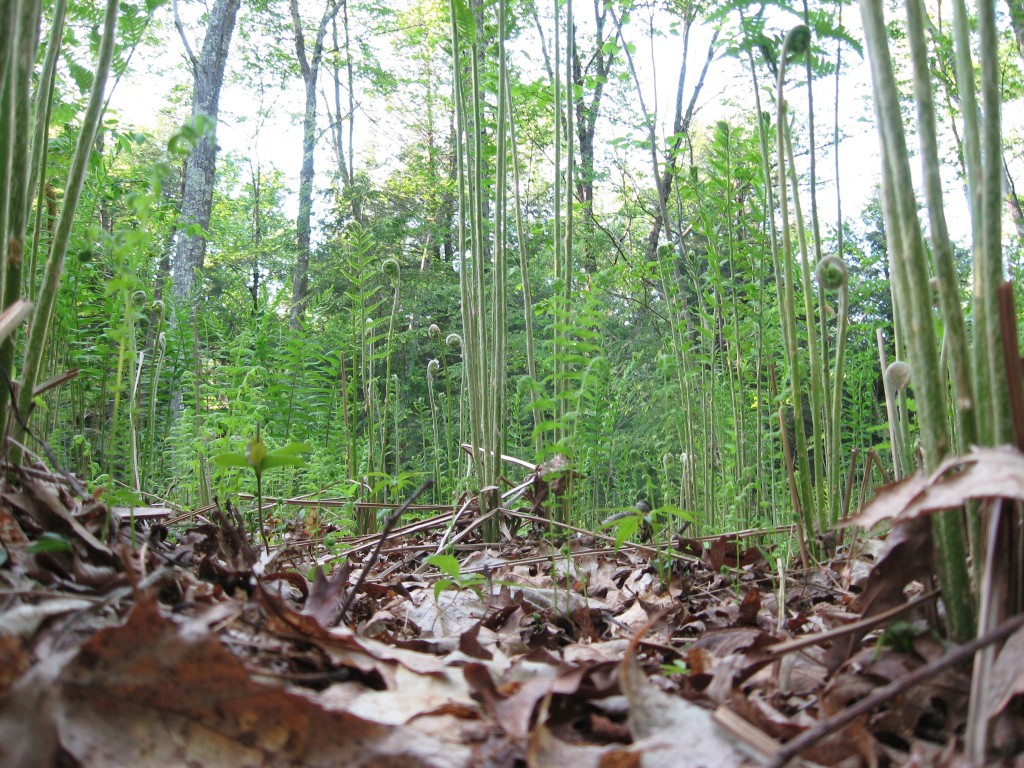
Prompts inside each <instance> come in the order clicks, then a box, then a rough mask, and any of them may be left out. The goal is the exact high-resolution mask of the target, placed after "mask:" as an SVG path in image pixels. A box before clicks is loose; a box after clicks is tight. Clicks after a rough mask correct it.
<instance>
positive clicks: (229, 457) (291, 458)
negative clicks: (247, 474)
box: [213, 424, 313, 554]
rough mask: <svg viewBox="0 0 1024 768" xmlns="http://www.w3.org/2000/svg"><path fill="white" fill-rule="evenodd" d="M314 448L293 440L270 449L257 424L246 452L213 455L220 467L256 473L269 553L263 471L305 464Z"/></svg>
mask: <svg viewBox="0 0 1024 768" xmlns="http://www.w3.org/2000/svg"><path fill="white" fill-rule="evenodd" d="M312 452H313V449H312V448H310V447H309V446H308V445H306V444H305V443H295V442H291V443H288V444H287V445H285V446H283V447H281V448H276V449H274V450H273V451H268V450H267V446H266V444H265V443H264V442H263V440H262V439H260V425H259V424H257V425H256V437H254V438H253V439H252V440H250V441H249V445H247V446H246V448H245V453H244V454H241V453H221V454H218V455H217V456H214V457H213V463H214V464H216V465H217V466H218V467H249V468H251V469H252V471H253V474H255V475H256V511H257V513H258V515H259V525H260V537H261V538H262V539H263V546H264V548H265V549H266V551H267V553H268V554H269V553H270V542H269V541H267V533H266V531H265V530H263V473H264V472H266V471H267V470H268V469H273V468H274V467H287V466H290V467H301V466H304V465H305V463H306V462H305V460H304V459H303V458H302V454H304V453H312Z"/></svg>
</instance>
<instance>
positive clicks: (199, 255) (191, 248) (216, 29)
mask: <svg viewBox="0 0 1024 768" xmlns="http://www.w3.org/2000/svg"><path fill="white" fill-rule="evenodd" d="M240 5H241V0H217V2H216V3H215V4H214V6H213V10H212V11H210V19H209V22H208V23H207V27H206V36H205V37H204V38H203V48H202V51H201V52H200V55H199V58H196V56H195V54H193V53H192V49H191V47H190V46H189V44H188V40H187V39H186V37H185V34H184V29H183V28H182V26H181V22H180V20H179V19H178V15H177V3H175V23H176V26H177V27H178V32H179V34H181V39H182V42H183V43H184V45H185V50H186V53H187V54H188V57H189V59H190V60H191V63H192V78H193V84H192V116H193V117H196V116H198V115H206V116H207V117H209V118H210V119H211V120H212V121H213V129H212V132H211V134H210V135H209V136H205V137H203V138H201V139H200V140H199V141H198V142H197V143H196V145H195V147H194V149H193V150H192V154H190V155H189V157H188V159H187V160H186V161H185V180H184V191H183V194H182V198H181V226H180V228H179V229H178V238H177V243H176V247H175V252H174V268H173V279H174V296H175V298H176V299H177V300H178V301H179V303H181V305H182V306H184V305H185V303H186V302H188V301H190V300H191V298H192V297H193V296H194V294H195V293H196V287H195V283H196V279H197V276H198V275H199V273H200V272H201V271H202V268H203V260H204V259H205V257H206V232H207V230H208V229H209V227H210V211H211V209H212V208H213V181H214V171H215V169H216V157H217V140H216V130H217V113H218V111H219V108H220V89H221V84H222V83H223V82H224V68H225V65H226V64H227V58H228V49H229V48H230V46H231V34H232V32H234V29H235V18H236V17H237V15H238V8H239V6H240Z"/></svg>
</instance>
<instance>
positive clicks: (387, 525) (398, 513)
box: [338, 477, 434, 624]
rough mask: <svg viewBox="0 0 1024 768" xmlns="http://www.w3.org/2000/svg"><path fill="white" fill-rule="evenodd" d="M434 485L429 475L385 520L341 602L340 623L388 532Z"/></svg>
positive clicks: (374, 560) (378, 553)
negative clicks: (352, 583)
mask: <svg viewBox="0 0 1024 768" xmlns="http://www.w3.org/2000/svg"><path fill="white" fill-rule="evenodd" d="M433 485H434V480H433V478H430V477H428V478H427V479H426V480H424V481H423V483H422V484H420V487H419V488H417V489H416V490H415V491H413V492H412V496H410V497H409V498H408V499H406V500H405V503H404V504H403V505H402V506H400V507H399V508H398V509H396V510H395V511H394V512H392V513H391V514H390V515H388V519H387V520H386V521H384V530H382V531H381V532H380V538H379V539H378V540H377V546H376V547H374V548H373V552H371V553H370V558H369V559H368V560H367V561H366V564H365V565H364V566H363V570H361V571H360V572H359V578H358V579H356V583H355V585H354V586H353V587H352V589H350V590H349V591H348V594H347V595H345V602H344V603H342V604H341V615H340V616H339V617H338V623H339V624H340V623H341V622H343V621H345V614H346V613H348V609H349V606H351V605H352V601H353V600H354V599H355V596H356V592H358V591H359V588H360V587H362V586H363V582H364V581H366V576H367V574H369V572H370V569H371V568H373V564H374V563H376V562H377V557H378V556H379V555H380V550H381V547H383V546H384V542H385V540H387V538H388V534H390V533H391V529H392V528H394V527H395V524H396V523H397V522H398V521H399V520H400V519H401V517H402V515H403V514H404V512H405V510H406V509H408V508H409V505H410V504H412V503H413V502H414V501H416V499H418V498H419V496H420V494H421V493H423V492H424V491H425V490H427V489H428V488H430V487H431V486H433Z"/></svg>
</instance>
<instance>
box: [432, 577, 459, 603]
mask: <svg viewBox="0 0 1024 768" xmlns="http://www.w3.org/2000/svg"><path fill="white" fill-rule="evenodd" d="M454 583H455V582H454V581H452V580H451V579H441V580H439V581H438V582H437V583H436V584H434V602H435V603H436V602H437V599H438V598H439V597H440V596H441V593H442V592H444V591H445V590H446V589H448V587H450V586H452V585H453V584H454Z"/></svg>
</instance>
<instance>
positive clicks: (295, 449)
mask: <svg viewBox="0 0 1024 768" xmlns="http://www.w3.org/2000/svg"><path fill="white" fill-rule="evenodd" d="M312 452H313V448H312V447H311V446H309V445H307V444H306V443H296V442H291V443H288V445H284V446H281V447H280V448H275V449H274V450H272V451H271V452H270V455H271V456H275V457H276V456H300V455H302V454H303V453H312Z"/></svg>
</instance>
